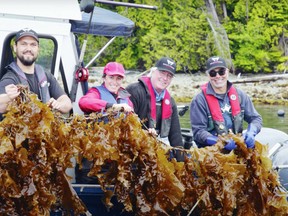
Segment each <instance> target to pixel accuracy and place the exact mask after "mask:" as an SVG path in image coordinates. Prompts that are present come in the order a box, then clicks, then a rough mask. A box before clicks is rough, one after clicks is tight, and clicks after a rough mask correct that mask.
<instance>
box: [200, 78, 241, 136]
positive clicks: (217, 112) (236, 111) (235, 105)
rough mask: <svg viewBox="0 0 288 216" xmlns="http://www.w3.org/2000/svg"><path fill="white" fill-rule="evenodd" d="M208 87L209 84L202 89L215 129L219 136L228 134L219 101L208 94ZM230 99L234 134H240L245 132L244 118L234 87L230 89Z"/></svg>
mask: <svg viewBox="0 0 288 216" xmlns="http://www.w3.org/2000/svg"><path fill="white" fill-rule="evenodd" d="M207 87H208V83H205V84H204V85H202V86H201V89H202V91H203V94H204V96H205V98H206V101H207V104H208V107H209V110H210V113H211V117H212V120H213V123H214V127H215V129H216V131H217V133H218V134H220V135H221V134H223V133H225V134H227V133H228V130H227V128H226V127H225V122H224V118H223V115H222V112H221V109H220V105H219V101H218V99H217V98H216V97H214V96H213V95H210V94H207ZM228 97H229V101H230V105H231V112H232V117H233V118H232V121H233V125H234V128H233V129H234V133H240V132H242V130H243V128H242V122H243V117H242V115H241V107H240V98H239V95H238V93H237V90H236V88H235V87H234V86H231V87H230V89H229V91H228Z"/></svg>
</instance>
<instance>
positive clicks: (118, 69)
mask: <svg viewBox="0 0 288 216" xmlns="http://www.w3.org/2000/svg"><path fill="white" fill-rule="evenodd" d="M124 77H125V70H124V67H123V65H122V64H120V63H118V62H109V63H108V64H107V65H106V66H105V67H104V70H103V76H102V78H103V83H102V85H100V86H95V87H92V88H91V89H90V90H89V91H88V92H87V94H86V95H84V96H83V97H81V98H80V100H79V107H80V108H81V110H82V111H83V112H84V113H86V114H89V113H91V112H103V111H106V110H107V109H108V108H112V109H113V110H114V111H120V110H123V111H125V112H131V111H133V104H132V102H131V101H130V99H129V97H130V94H129V93H128V92H127V91H126V90H125V89H124V88H122V87H121V85H122V82H123V79H124Z"/></svg>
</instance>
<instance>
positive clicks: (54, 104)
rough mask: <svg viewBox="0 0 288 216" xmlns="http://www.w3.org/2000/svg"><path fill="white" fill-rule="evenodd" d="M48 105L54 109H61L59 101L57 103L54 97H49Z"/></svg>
mask: <svg viewBox="0 0 288 216" xmlns="http://www.w3.org/2000/svg"><path fill="white" fill-rule="evenodd" d="M47 104H48V106H49V107H51V108H53V109H56V110H59V111H60V110H61V103H59V102H58V101H57V100H55V99H54V98H50V100H49V101H48V103H47Z"/></svg>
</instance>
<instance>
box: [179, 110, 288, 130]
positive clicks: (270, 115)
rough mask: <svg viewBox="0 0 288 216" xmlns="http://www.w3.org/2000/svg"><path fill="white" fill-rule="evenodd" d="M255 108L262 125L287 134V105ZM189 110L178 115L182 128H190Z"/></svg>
mask: <svg viewBox="0 0 288 216" xmlns="http://www.w3.org/2000/svg"><path fill="white" fill-rule="evenodd" d="M255 108H256V109H257V111H258V112H259V113H260V115H261V116H262V118H263V127H269V128H274V129H277V130H281V131H283V132H285V133H287V134H288V106H284V105H255ZM278 110H283V111H284V112H285V115H284V117H279V116H278V115H277V113H278ZM189 116H190V115H189V110H188V111H187V112H186V113H185V115H184V116H183V117H180V124H181V127H182V128H190V118H189Z"/></svg>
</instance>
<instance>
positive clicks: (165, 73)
mask: <svg viewBox="0 0 288 216" xmlns="http://www.w3.org/2000/svg"><path fill="white" fill-rule="evenodd" d="M158 71H159V74H160V75H161V76H162V77H166V78H167V79H169V80H170V79H172V78H173V77H174V76H173V75H172V74H171V73H169V72H167V71H160V70H158Z"/></svg>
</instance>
